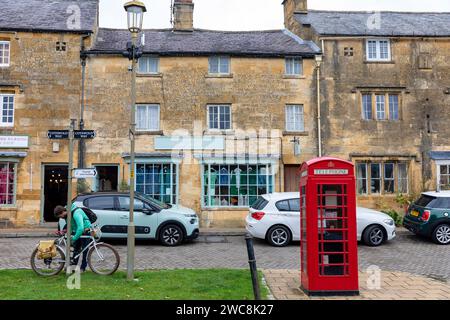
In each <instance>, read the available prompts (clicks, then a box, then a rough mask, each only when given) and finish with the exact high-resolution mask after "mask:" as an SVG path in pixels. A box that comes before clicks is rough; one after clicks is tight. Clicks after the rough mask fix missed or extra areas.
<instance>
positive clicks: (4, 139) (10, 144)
mask: <svg viewBox="0 0 450 320" xmlns="http://www.w3.org/2000/svg"><path fill="white" fill-rule="evenodd" d="M28 147H29V137H28V136H8V135H6V136H0V148H28Z"/></svg>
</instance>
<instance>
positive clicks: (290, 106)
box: [285, 104, 305, 132]
mask: <svg viewBox="0 0 450 320" xmlns="http://www.w3.org/2000/svg"><path fill="white" fill-rule="evenodd" d="M296 108H298V109H299V110H300V113H298V115H299V116H300V118H299V119H298V118H296V117H294V122H293V123H292V122H290V121H289V112H288V110H289V109H291V110H293V111H294V116H295V115H296V113H295V110H296ZM285 116H286V126H285V128H286V131H287V132H304V131H305V109H304V106H303V105H302V104H287V105H286V106H285ZM289 124H293V126H294V128H289ZM298 127H300V128H298Z"/></svg>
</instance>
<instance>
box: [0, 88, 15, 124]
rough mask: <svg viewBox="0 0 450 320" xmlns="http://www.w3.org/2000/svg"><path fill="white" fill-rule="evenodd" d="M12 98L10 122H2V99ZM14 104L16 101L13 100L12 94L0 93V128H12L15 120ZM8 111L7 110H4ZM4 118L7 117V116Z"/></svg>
mask: <svg viewBox="0 0 450 320" xmlns="http://www.w3.org/2000/svg"><path fill="white" fill-rule="evenodd" d="M5 97H6V98H12V99H13V100H12V105H13V106H12V122H3V112H4V104H3V98H5ZM15 104H16V99H15V95H14V94H9V93H8V94H3V93H0V127H1V128H12V127H14V120H15ZM6 110H8V109H6ZM6 117H9V115H7V116H6Z"/></svg>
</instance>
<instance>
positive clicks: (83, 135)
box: [47, 130, 95, 140]
mask: <svg viewBox="0 0 450 320" xmlns="http://www.w3.org/2000/svg"><path fill="white" fill-rule="evenodd" d="M73 134H74V138H75V139H94V138H95V131H94V130H74V132H73ZM47 137H48V138H49V139H53V140H58V139H59V140H62V139H69V130H49V131H48V132H47Z"/></svg>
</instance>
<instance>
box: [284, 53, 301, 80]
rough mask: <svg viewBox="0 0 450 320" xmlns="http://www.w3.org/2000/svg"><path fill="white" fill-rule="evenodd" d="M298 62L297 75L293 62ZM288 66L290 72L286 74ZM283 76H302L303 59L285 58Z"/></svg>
mask: <svg viewBox="0 0 450 320" xmlns="http://www.w3.org/2000/svg"><path fill="white" fill-rule="evenodd" d="M296 60H298V61H299V66H300V70H299V73H296V72H295V61H296ZM288 65H290V67H291V70H292V72H291V73H289V72H288ZM284 74H285V75H287V76H302V75H303V59H302V58H301V57H286V58H285V60H284Z"/></svg>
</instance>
